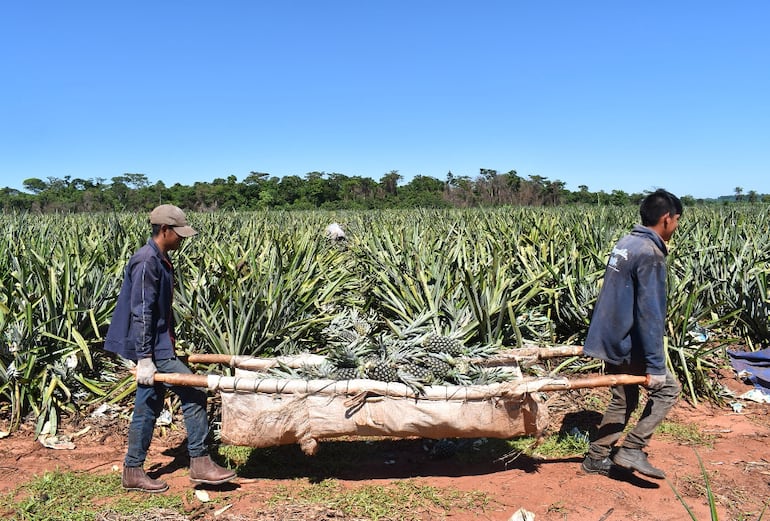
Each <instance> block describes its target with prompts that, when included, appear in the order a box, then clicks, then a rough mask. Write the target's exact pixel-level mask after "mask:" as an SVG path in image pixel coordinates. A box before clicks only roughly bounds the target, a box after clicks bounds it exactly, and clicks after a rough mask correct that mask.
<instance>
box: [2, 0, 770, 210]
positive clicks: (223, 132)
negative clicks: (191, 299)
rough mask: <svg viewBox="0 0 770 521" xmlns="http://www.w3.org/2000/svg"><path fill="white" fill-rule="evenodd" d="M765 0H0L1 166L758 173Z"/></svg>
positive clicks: (675, 180)
mask: <svg viewBox="0 0 770 521" xmlns="http://www.w3.org/2000/svg"><path fill="white" fill-rule="evenodd" d="M769 22H770V2H766V1H760V0H741V1H737V2H725V1H711V0H700V1H689V0H683V1H671V0H668V1H658V0H646V1H622V0H613V1H591V0H583V1H575V0H562V1H556V0H551V1H549V0H541V1H534V0H532V1H515V0H508V1H483V0H479V1H476V2H471V1H467V0H466V1H451V0H443V1H427V0H426V1H420V0H411V1H401V0H389V1H387V2H385V1H379V2H378V1H374V0H371V1H369V0H366V1H364V0H357V1H353V0H351V1H338V0H325V1H313V2H310V1H284V2H259V1H256V0H254V1H227V0H222V1H219V2H212V1H205V2H204V1H190V0H187V1H174V0H171V1H166V0H163V1H158V0H155V1H151V2H150V1H143V0H140V1H133V2H112V1H104V0H99V1H78V0H72V1H69V2H61V1H56V2H54V1H34V0H30V1H29V2H7V3H5V4H4V5H3V7H2V10H1V11H0V186H8V187H12V188H17V189H21V188H22V183H23V181H24V179H27V178H32V177H37V178H40V179H43V180H46V179H47V178H48V177H56V178H59V179H63V178H65V176H71V177H72V178H83V179H100V178H101V179H105V180H107V181H109V180H110V179H111V178H112V177H115V176H118V175H122V174H124V173H141V174H144V175H146V176H147V177H148V179H149V180H150V181H151V182H155V181H158V180H162V181H163V182H164V183H166V185H168V186H170V185H173V184H174V183H177V182H178V183H182V184H186V185H191V184H193V183H194V182H196V181H207V182H210V181H213V180H214V179H215V178H226V177H228V176H230V175H234V176H236V178H237V179H238V180H239V181H240V180H243V179H244V178H245V177H246V176H247V175H248V174H249V172H251V171H257V172H267V173H269V174H271V175H275V176H278V177H283V176H285V175H300V176H304V175H305V174H306V173H308V172H311V171H321V172H327V173H331V172H338V173H341V174H345V175H348V176H354V175H359V176H364V177H369V178H372V179H375V180H379V179H380V178H381V177H382V176H383V175H385V174H386V173H388V172H390V171H392V170H397V171H398V172H399V173H400V174H401V175H402V176H403V177H404V181H408V180H409V179H411V178H412V177H413V176H415V175H427V176H431V177H436V178H439V179H444V178H445V177H446V174H447V172H449V171H452V173H453V174H455V175H457V176H461V175H467V176H471V177H475V176H476V175H478V173H479V169H480V168H490V169H496V170H498V171H500V172H507V171H509V170H516V171H517V172H518V173H519V175H520V176H522V177H529V176H531V175H539V176H543V177H545V178H547V179H549V180H552V181H555V180H560V181H563V182H565V183H566V188H568V189H570V190H577V189H578V187H579V186H580V185H586V186H587V187H588V188H589V190H591V191H598V190H605V191H608V192H609V191H612V190H615V189H618V190H623V191H626V192H629V193H635V192H642V191H645V190H651V189H655V188H658V187H663V188H667V189H669V190H671V191H673V192H675V193H677V194H678V195H692V196H694V197H716V196H719V195H730V194H733V193H735V188H736V187H741V188H742V189H743V190H744V192H745V193H746V192H748V191H750V190H755V191H757V192H759V193H770V175H769V174H770V31H769V30H768V23H769Z"/></svg>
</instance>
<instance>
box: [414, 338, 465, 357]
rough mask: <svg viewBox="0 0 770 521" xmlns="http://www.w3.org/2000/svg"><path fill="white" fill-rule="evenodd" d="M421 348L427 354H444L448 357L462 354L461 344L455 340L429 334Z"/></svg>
mask: <svg viewBox="0 0 770 521" xmlns="http://www.w3.org/2000/svg"><path fill="white" fill-rule="evenodd" d="M423 347H424V348H425V350H426V351H428V352H429V353H446V354H448V355H449V356H453V357H454V356H460V355H462V354H463V343H462V342H460V341H459V340H458V339H456V338H452V337H449V336H445V335H438V334H436V333H431V334H430V335H428V336H427V337H425V340H423Z"/></svg>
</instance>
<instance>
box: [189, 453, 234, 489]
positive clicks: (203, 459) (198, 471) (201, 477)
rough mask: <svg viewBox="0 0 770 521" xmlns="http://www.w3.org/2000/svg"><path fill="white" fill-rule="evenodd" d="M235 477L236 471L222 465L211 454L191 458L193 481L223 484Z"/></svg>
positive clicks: (191, 479) (191, 478)
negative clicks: (215, 461)
mask: <svg viewBox="0 0 770 521" xmlns="http://www.w3.org/2000/svg"><path fill="white" fill-rule="evenodd" d="M234 477H235V472H234V471H232V470H230V469H226V468H224V467H220V466H219V465H217V464H216V463H214V461H213V460H212V459H211V456H199V457H197V458H190V481H192V482H193V483H205V484H207V485H221V484H222V483H227V482H228V481H230V480H231V479H233V478H234Z"/></svg>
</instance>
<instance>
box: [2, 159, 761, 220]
mask: <svg viewBox="0 0 770 521" xmlns="http://www.w3.org/2000/svg"><path fill="white" fill-rule="evenodd" d="M402 181H403V177H402V176H401V175H400V174H399V173H398V171H397V170H392V171H390V172H388V173H386V174H385V175H383V176H382V177H381V178H380V180H379V181H375V180H373V179H371V178H367V177H362V176H347V175H344V174H340V173H325V172H309V173H307V174H305V175H304V176H298V175H289V176H284V177H276V176H272V175H270V174H267V173H264V172H250V173H249V174H248V175H247V176H246V177H245V178H244V179H243V180H242V181H238V180H237V178H236V176H234V175H230V176H228V177H227V178H226V179H222V178H216V179H214V180H213V181H212V182H195V183H194V184H192V185H183V184H180V183H176V184H174V185H172V186H166V184H165V183H164V182H163V181H157V182H155V183H151V182H150V180H149V179H148V178H147V176H146V175H144V174H137V173H126V174H123V175H119V176H115V177H113V178H112V179H110V180H109V182H108V181H107V179H106V178H96V179H93V178H92V179H82V178H77V177H75V178H73V177H72V176H64V177H63V178H57V177H48V178H47V179H46V180H42V179H38V178H30V179H26V180H25V181H24V183H23V185H24V189H25V190H26V191H20V190H16V189H13V188H7V187H6V188H3V189H2V190H0V208H2V210H3V211H30V212H44V213H51V212H68V213H69V212H72V213H74V212H100V211H116V210H117V211H145V210H147V209H148V208H152V207H153V206H155V205H157V204H160V203H171V204H175V205H177V206H180V207H182V208H188V209H191V210H195V211H214V210H219V209H222V210H267V209H270V210H315V209H327V210H342V209H349V210H372V209H386V208H417V207H420V208H468V207H485V206H486V207H492V206H503V205H515V206H559V205H564V204H587V205H611V206H621V205H626V204H638V203H639V201H641V199H642V198H643V197H644V196H645V195H646V194H645V193H632V194H628V193H626V192H624V191H622V190H612V191H611V192H609V193H607V192H605V191H598V192H592V191H590V190H589V189H588V187H587V186H585V185H580V186H579V187H578V190H577V191H570V190H568V189H566V188H565V183H564V182H562V181H559V180H555V181H551V180H549V179H548V178H546V177H543V176H539V175H531V176H528V177H524V176H520V175H519V174H518V173H517V172H516V171H515V170H510V171H508V172H505V173H499V172H498V171H497V170H491V169H486V168H482V169H480V171H479V174H478V175H477V176H475V177H471V176H458V175H454V174H452V172H451V171H450V172H448V173H447V175H446V178H445V179H444V180H440V179H436V178H434V177H429V176H423V175H417V176H415V177H414V178H412V179H411V180H409V181H408V182H407V183H403V184H402ZM680 197H682V196H680ZM682 199H683V202H684V203H685V204H693V203H696V202H704V201H703V200H696V199H694V198H692V197H691V196H687V195H685V196H683V197H682ZM733 199H735V200H745V201H748V202H752V201H759V200H767V196H762V197H760V196H759V195H758V194H756V193H755V192H753V191H750V192H748V193H747V194H743V189H742V188H741V189H740V190H739V189H738V188H736V195H735V198H733Z"/></svg>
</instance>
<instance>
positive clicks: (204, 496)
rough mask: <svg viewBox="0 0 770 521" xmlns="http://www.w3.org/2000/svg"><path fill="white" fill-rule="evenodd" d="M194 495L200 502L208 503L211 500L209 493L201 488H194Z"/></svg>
mask: <svg viewBox="0 0 770 521" xmlns="http://www.w3.org/2000/svg"><path fill="white" fill-rule="evenodd" d="M195 497H197V498H198V501H200V502H201V503H208V502H209V501H211V497H210V496H209V493H208V492H206V491H205V490H202V489H196V490H195Z"/></svg>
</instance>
